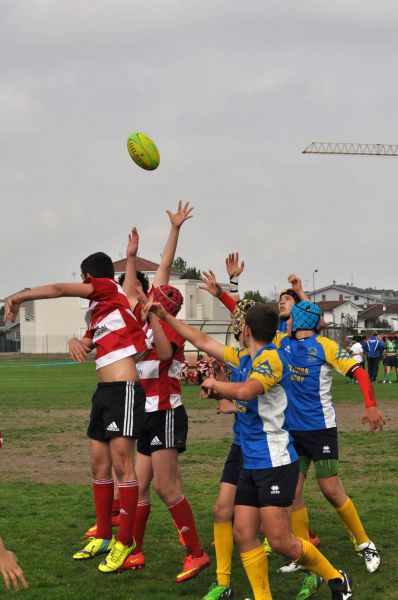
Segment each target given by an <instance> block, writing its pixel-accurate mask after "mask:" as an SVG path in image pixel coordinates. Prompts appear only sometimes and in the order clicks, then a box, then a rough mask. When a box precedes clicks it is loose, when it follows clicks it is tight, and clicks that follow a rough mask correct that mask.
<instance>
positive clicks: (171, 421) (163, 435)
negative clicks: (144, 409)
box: [137, 406, 188, 456]
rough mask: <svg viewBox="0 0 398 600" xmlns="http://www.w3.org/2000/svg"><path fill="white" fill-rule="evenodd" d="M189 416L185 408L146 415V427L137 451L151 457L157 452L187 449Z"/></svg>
mask: <svg viewBox="0 0 398 600" xmlns="http://www.w3.org/2000/svg"><path fill="white" fill-rule="evenodd" d="M187 435H188V416H187V413H186V410H185V408H184V407H183V406H177V408H171V409H169V410H158V411H156V412H149V413H146V415H145V425H144V428H143V430H142V432H141V435H140V436H139V438H138V442H137V451H138V452H140V453H141V454H145V456H151V454H152V452H156V450H166V449H168V448H176V449H177V450H178V452H184V451H185V450H186V449H187Z"/></svg>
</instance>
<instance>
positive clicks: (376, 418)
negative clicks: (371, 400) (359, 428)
mask: <svg viewBox="0 0 398 600" xmlns="http://www.w3.org/2000/svg"><path fill="white" fill-rule="evenodd" d="M361 422H362V425H366V423H369V429H370V431H372V432H373V431H377V430H378V429H379V430H380V431H382V430H383V427H384V425H385V424H386V422H385V419H384V417H383V415H382V413H381V412H380V411H379V409H378V408H377V406H369V407H368V408H366V409H365V412H364V414H363V416H362V419H361Z"/></svg>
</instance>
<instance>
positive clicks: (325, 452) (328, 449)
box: [323, 446, 330, 454]
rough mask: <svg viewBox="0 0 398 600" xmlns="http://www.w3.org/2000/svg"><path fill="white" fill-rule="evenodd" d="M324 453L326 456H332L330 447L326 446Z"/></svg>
mask: <svg viewBox="0 0 398 600" xmlns="http://www.w3.org/2000/svg"><path fill="white" fill-rule="evenodd" d="M323 453H324V454H330V446H324V447H323Z"/></svg>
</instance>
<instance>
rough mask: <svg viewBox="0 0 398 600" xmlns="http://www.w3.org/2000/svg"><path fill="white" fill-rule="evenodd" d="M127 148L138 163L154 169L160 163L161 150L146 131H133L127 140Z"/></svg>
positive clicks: (143, 166)
mask: <svg viewBox="0 0 398 600" xmlns="http://www.w3.org/2000/svg"><path fill="white" fill-rule="evenodd" d="M127 150H128V153H129V154H130V156H131V158H132V159H133V161H134V162H135V164H136V165H138V166H139V167H141V168H142V169H145V170H146V171H154V170H155V169H157V168H158V166H159V163H160V156H159V150H158V149H157V148H156V145H155V144H154V142H153V141H152V140H151V139H150V138H149V137H148V136H147V135H145V134H144V133H132V134H131V135H130V136H129V138H128V140H127Z"/></svg>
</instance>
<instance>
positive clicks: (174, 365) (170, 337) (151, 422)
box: [123, 205, 210, 583]
mask: <svg viewBox="0 0 398 600" xmlns="http://www.w3.org/2000/svg"><path fill="white" fill-rule="evenodd" d="M190 211H191V209H189V208H188V205H186V206H185V207H184V208H182V207H181V206H180V207H179V211H178V212H177V213H176V215H171V214H169V216H170V218H171V220H172V224H173V222H174V226H177V225H178V227H181V225H182V223H183V222H184V221H185V220H186V219H187V218H189V213H190ZM137 250H138V233H137V231H136V230H135V229H133V230H132V232H131V235H130V241H129V245H128V250H127V255H128V259H127V269H126V280H125V287H126V292H127V294H128V296H129V298H130V301H131V304H132V305H133V304H134V302H135V303H136V304H137V297H136V298H135V299H134V298H133V295H134V293H136V292H135V290H136V282H135V277H134V274H135V272H136V269H135V259H136V254H137ZM174 251H175V247H174ZM174 251H173V252H172V254H173V256H174ZM166 254H167V253H166V252H165V253H164V255H166ZM171 262H172V260H170V261H169V264H170V266H171ZM168 278H169V273H165V272H163V273H162V272H158V273H157V275H156V278H155V282H154V284H155V285H156V284H157V285H159V287H155V288H154V290H153V292H152V294H153V298H154V300H156V301H158V302H159V303H160V304H161V305H162V306H163V308H164V309H165V310H166V311H167V312H168V313H170V314H172V315H176V314H177V313H178V312H179V310H180V308H181V306H182V303H183V298H182V296H181V294H180V292H179V291H178V290H177V289H176V288H174V287H172V286H170V285H166V284H165V283H167V281H168ZM137 306H138V309H139V310H140V305H137ZM136 312H137V309H136ZM144 329H145V331H146V334H147V336H148V338H149V339H151V340H152V339H153V342H154V348H153V349H152V350H151V352H150V353H149V354H148V355H147V356H146V357H145V358H144V359H143V360H142V361H141V362H140V363H138V365H137V368H138V372H139V375H140V379H141V382H142V385H143V387H144V390H145V392H146V397H147V401H146V407H145V410H146V419H145V426H144V429H143V431H142V433H141V435H140V438H139V440H138V445H137V461H136V466H137V473H138V479H139V482H140V497H139V503H138V512H137V519H136V525H135V528H134V538H135V540H136V542H137V546H136V548H135V550H134V553H133V554H131V556H129V558H128V559H127V560H126V562H125V564H124V567H123V568H131V569H133V570H135V569H137V568H142V567H143V566H144V565H145V557H144V554H143V552H142V545H143V539H144V533H145V528H146V522H147V519H148V517H149V513H150V494H149V491H150V485H151V482H152V479H153V483H154V486H155V489H156V491H157V493H158V495H159V497H160V498H161V499H162V500H163V502H164V503H165V504H166V506H167V508H168V510H169V512H170V514H171V516H172V518H173V521H174V523H175V524H176V526H177V528H178V530H179V532H180V535H181V537H182V539H183V541H184V545H185V547H186V549H187V555H186V557H185V559H184V563H183V569H182V571H181V572H180V573H179V574H178V575H177V576H176V579H175V581H176V582H177V583H181V582H183V581H187V580H188V579H191V578H192V577H194V576H196V575H197V574H198V573H200V571H202V570H203V569H205V568H207V567H208V566H209V564H210V560H209V557H208V556H207V554H206V553H205V552H204V551H203V549H202V547H201V545H200V543H199V538H198V534H197V530H196V525H195V520H194V517H193V514H192V510H191V507H190V504H189V503H188V501H187V499H186V498H185V496H184V494H183V491H182V484H181V479H180V476H179V470H178V456H179V454H180V453H181V452H184V451H185V449H186V438H187V433H188V418H187V414H186V411H185V408H184V406H183V405H182V401H181V384H180V375H181V369H182V364H183V360H184V342H185V339H184V338H183V337H182V336H180V335H178V334H177V333H176V332H175V331H174V330H173V329H172V328H171V327H169V326H168V325H167V324H165V323H164V322H162V324H160V323H159V320H158V318H157V317H156V315H154V313H149V322H148V323H146V324H145V325H144Z"/></svg>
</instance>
